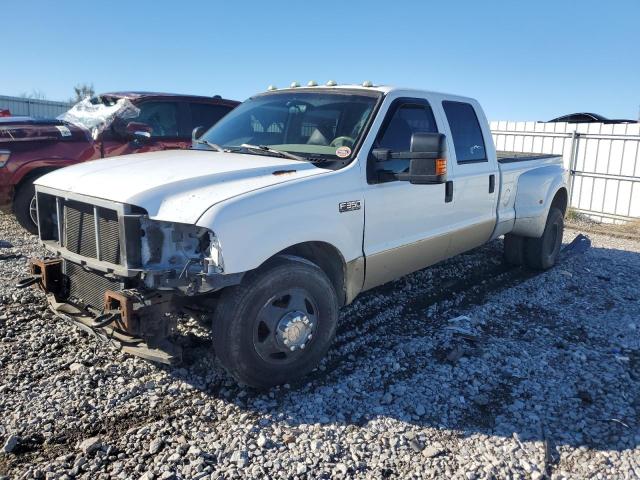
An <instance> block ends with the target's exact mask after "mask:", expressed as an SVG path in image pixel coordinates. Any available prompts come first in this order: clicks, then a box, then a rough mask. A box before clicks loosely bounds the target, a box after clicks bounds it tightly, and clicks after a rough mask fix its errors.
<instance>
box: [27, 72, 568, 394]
mask: <svg viewBox="0 0 640 480" xmlns="http://www.w3.org/2000/svg"><path fill="white" fill-rule="evenodd" d="M36 191H37V207H38V221H39V234H40V239H41V241H42V243H43V244H44V246H45V247H46V248H47V249H48V250H49V251H50V252H51V255H50V256H49V257H47V258H41V259H35V260H33V263H32V265H31V270H32V276H31V277H27V278H26V279H24V280H23V281H21V282H20V286H27V285H29V284H38V285H40V287H41V288H43V289H44V290H45V291H46V292H48V298H49V303H50V305H51V308H52V309H53V310H54V311H55V312H56V313H57V314H58V315H59V316H61V317H64V318H66V319H68V320H70V321H73V322H75V323H76V324H78V325H79V326H81V327H82V328H84V329H87V330H89V331H91V332H93V333H95V334H96V335H99V336H103V337H105V338H108V339H109V340H110V342H112V343H113V344H118V345H120V346H121V347H122V348H123V349H125V350H126V351H128V352H131V353H134V354H137V355H140V356H143V357H145V358H149V359H153V360H156V361H162V362H167V363H171V362H175V361H178V360H179V358H180V351H179V350H178V348H177V347H176V343H177V342H175V341H174V339H175V322H176V318H177V316H176V315H171V314H172V313H175V312H180V311H184V310H185V309H186V311H193V309H196V310H199V311H204V312H209V313H210V316H211V318H212V325H211V328H212V337H213V346H214V350H215V353H216V355H217V357H218V358H219V360H220V362H221V363H222V365H223V366H224V367H225V368H226V369H227V370H228V372H229V373H230V374H231V375H232V376H233V377H235V378H236V379H237V380H238V381H239V382H242V383H245V384H248V385H251V386H254V387H269V386H272V385H276V384H281V383H284V382H290V381H292V380H294V379H296V378H299V377H301V376H303V375H305V374H306V373H308V372H309V371H310V370H312V369H314V368H315V367H316V366H317V365H318V363H319V361H320V360H321V358H322V357H323V356H324V355H325V353H326V351H327V349H328V348H329V347H330V345H331V342H332V339H333V337H334V334H335V331H336V324H337V321H338V312H339V309H340V307H342V306H344V305H346V304H349V303H350V302H352V301H353V300H354V299H355V298H356V297H357V296H358V295H359V294H360V293H362V292H364V291H366V290H369V289H372V288H374V287H376V286H379V285H382V284H384V283H386V282H389V281H391V280H394V279H397V278H398V277H401V276H403V275H406V274H408V273H411V272H413V271H416V270H419V269H423V268H425V267H428V266H429V265H432V264H434V263H436V262H439V261H442V260H444V259H446V258H448V257H451V256H453V255H457V254H459V253H462V252H464V251H467V250H470V249H473V248H475V247H478V246H480V245H482V244H483V243H485V242H488V241H490V240H492V239H496V238H497V237H500V236H502V235H504V236H505V240H504V246H505V259H506V261H508V262H510V263H513V264H524V265H526V266H528V267H531V268H536V269H547V268H550V267H551V266H552V265H553V264H554V262H555V261H556V258H557V255H558V252H559V249H560V246H561V241H562V232H563V217H564V213H565V210H566V207H567V188H566V172H565V170H564V168H563V166H562V159H561V158H560V157H554V156H525V155H522V154H519V155H516V154H508V153H501V154H500V156H498V155H497V154H496V151H495V148H494V145H493V142H492V137H491V132H490V131H489V125H488V123H487V120H486V118H485V116H484V113H483V111H482V109H481V107H480V105H479V103H478V102H477V101H476V100H473V99H471V98H466V97H462V96H457V95H449V94H443V93H435V92H429V91H422V90H411V89H403V88H392V87H387V86H374V85H372V84H371V83H368V82H367V83H364V84H363V85H335V83H333V82H330V83H329V84H328V85H325V86H318V85H316V84H315V83H310V85H309V86H307V87H299V86H297V84H293V86H292V87H291V88H286V89H280V90H278V89H271V90H270V91H267V92H265V93H261V94H258V95H255V96H253V97H251V98H250V99H248V100H247V101H245V102H244V103H242V104H241V105H240V106H238V107H237V108H236V109H235V110H233V111H232V112H231V113H229V114H228V115H227V116H225V117H224V118H223V119H222V120H220V122H218V123H217V124H216V125H214V126H213V127H212V128H211V129H209V130H208V131H207V132H206V133H204V134H203V135H202V136H201V137H200V139H199V140H197V141H196V142H195V143H194V149H192V150H184V151H162V152H153V153H144V154H134V155H129V156H128V157H126V158H119V159H105V160H98V161H94V162H89V163H84V164H81V165H75V166H73V167H69V168H66V169H64V170H59V171H55V172H52V173H49V174H47V175H45V176H44V177H41V178H39V179H38V180H37V181H36Z"/></svg>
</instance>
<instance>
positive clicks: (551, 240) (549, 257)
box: [524, 207, 564, 270]
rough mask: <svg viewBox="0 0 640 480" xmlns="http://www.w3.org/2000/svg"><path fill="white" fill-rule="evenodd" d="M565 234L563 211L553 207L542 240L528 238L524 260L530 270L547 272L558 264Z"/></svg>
mask: <svg viewBox="0 0 640 480" xmlns="http://www.w3.org/2000/svg"><path fill="white" fill-rule="evenodd" d="M563 233H564V217H563V215H562V211H560V210H559V209H557V208H555V207H552V208H551V209H550V210H549V215H548V216H547V223H546V225H545V227H544V232H543V233H542V236H541V237H540V238H527V239H525V244H524V259H525V263H526V264H527V266H528V267H529V268H533V269H535V270H547V269H549V268H551V267H553V265H554V264H555V263H556V260H557V258H558V254H559V253H560V247H561V246H562V234H563Z"/></svg>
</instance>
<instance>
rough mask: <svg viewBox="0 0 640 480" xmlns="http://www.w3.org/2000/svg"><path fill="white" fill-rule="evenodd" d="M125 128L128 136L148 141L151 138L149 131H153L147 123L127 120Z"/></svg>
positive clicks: (140, 140)
mask: <svg viewBox="0 0 640 480" xmlns="http://www.w3.org/2000/svg"><path fill="white" fill-rule="evenodd" d="M125 130H126V132H127V135H128V136H129V138H131V139H132V140H137V141H139V142H147V141H149V140H150V139H151V132H152V131H153V129H152V128H151V127H150V126H149V125H147V124H146V123H142V122H129V123H127V127H126V129H125Z"/></svg>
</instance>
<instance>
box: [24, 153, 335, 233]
mask: <svg viewBox="0 0 640 480" xmlns="http://www.w3.org/2000/svg"><path fill="white" fill-rule="evenodd" d="M329 171H330V170H326V169H322V168H318V167H316V166H315V165H313V164H311V163H307V162H298V161H295V160H288V159H286V158H279V157H274V156H263V155H248V154H239V153H227V152H224V153H223V152H213V151H207V150H164V151H160V152H150V153H139V154H133V155H125V156H122V157H112V158H108V159H104V160H94V161H91V162H86V163H81V164H78V165H73V166H71V167H67V168H63V169H60V170H55V171H53V172H51V173H49V174H47V175H45V176H43V177H40V178H39V179H38V180H37V181H36V182H35V183H36V185H39V186H44V187H50V188H54V189H56V190H62V191H63V192H70V193H75V194H80V195H87V196H90V197H96V198H102V199H105V200H111V201H114V202H120V203H126V204H130V205H136V206H139V207H142V208H144V209H145V210H146V211H147V212H148V213H149V216H150V217H151V218H154V219H157V220H166V221H172V222H180V223H190V224H195V223H196V222H197V221H198V219H199V218H200V216H202V214H203V213H204V212H205V211H206V210H207V209H209V208H210V207H211V206H212V205H215V204H216V203H219V202H221V201H224V200H227V199H229V198H232V197H235V196H237V195H241V194H244V193H248V192H251V191H253V190H257V189H259V188H264V187H268V186H270V185H275V184H278V183H283V182H287V181H291V180H295V179H298V178H303V177H307V176H311V175H318V174H321V173H326V172H329Z"/></svg>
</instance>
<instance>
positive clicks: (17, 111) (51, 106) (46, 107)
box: [0, 95, 72, 118]
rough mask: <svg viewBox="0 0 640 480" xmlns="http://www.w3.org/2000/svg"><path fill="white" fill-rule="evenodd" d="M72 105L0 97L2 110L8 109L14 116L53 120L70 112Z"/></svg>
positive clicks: (50, 101) (33, 99)
mask: <svg viewBox="0 0 640 480" xmlns="http://www.w3.org/2000/svg"><path fill="white" fill-rule="evenodd" d="M71 105H72V104H71V103H69V102H56V101H53V100H38V99H35V98H22V97H9V96H6V95H0V109H4V108H8V109H9V110H10V111H11V115H14V116H26V117H35V118H53V117H57V116H58V115H60V114H61V113H64V112H66V111H67V110H69V108H71Z"/></svg>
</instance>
